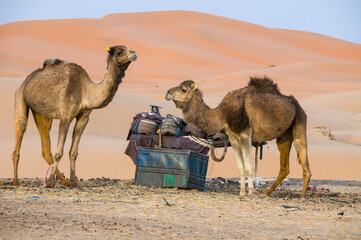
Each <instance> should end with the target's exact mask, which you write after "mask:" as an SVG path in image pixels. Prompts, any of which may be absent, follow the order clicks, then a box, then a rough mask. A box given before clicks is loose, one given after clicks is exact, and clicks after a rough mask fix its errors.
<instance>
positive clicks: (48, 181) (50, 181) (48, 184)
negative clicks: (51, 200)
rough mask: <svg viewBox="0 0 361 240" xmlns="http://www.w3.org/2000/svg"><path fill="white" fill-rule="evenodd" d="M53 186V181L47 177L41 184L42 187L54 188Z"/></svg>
mask: <svg viewBox="0 0 361 240" xmlns="http://www.w3.org/2000/svg"><path fill="white" fill-rule="evenodd" d="M54 187H55V181H54V180H50V179H48V180H47V181H46V183H45V184H44V186H43V188H54Z"/></svg>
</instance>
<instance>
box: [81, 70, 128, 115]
mask: <svg viewBox="0 0 361 240" xmlns="http://www.w3.org/2000/svg"><path fill="white" fill-rule="evenodd" d="M124 75H125V74H124V70H122V69H121V68H119V67H118V66H117V65H115V64H109V66H108V71H107V73H106V74H105V77H104V80H103V81H102V82H100V83H99V84H90V85H89V87H88V92H87V95H88V97H89V98H88V104H87V108H90V109H96V108H103V107H106V106H107V105H108V104H109V103H110V102H111V101H112V100H113V98H114V95H115V94H116V92H117V90H118V86H119V84H120V83H121V80H122V78H123V77H124ZM89 94H90V95H89Z"/></svg>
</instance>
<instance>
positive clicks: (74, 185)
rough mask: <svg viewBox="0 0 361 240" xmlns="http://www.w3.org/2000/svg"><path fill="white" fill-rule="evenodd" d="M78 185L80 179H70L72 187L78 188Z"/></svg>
mask: <svg viewBox="0 0 361 240" xmlns="http://www.w3.org/2000/svg"><path fill="white" fill-rule="evenodd" d="M78 186H79V185H78V180H70V187H71V188H77V187H78Z"/></svg>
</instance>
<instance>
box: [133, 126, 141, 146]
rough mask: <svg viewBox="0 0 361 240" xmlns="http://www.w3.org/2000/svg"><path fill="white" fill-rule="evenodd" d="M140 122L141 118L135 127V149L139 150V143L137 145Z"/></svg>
mask: <svg viewBox="0 0 361 240" xmlns="http://www.w3.org/2000/svg"><path fill="white" fill-rule="evenodd" d="M139 123H140V120H139V122H138V123H137V125H135V128H134V145H135V149H137V151H138V145H137V131H138V125H139Z"/></svg>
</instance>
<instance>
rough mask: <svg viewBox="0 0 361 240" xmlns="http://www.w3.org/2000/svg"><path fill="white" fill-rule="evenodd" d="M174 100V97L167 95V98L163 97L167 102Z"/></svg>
mask: <svg viewBox="0 0 361 240" xmlns="http://www.w3.org/2000/svg"><path fill="white" fill-rule="evenodd" d="M174 98H175V95H173V96H169V94H167V96H165V99H166V100H167V101H172V100H173V99H174Z"/></svg>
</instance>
